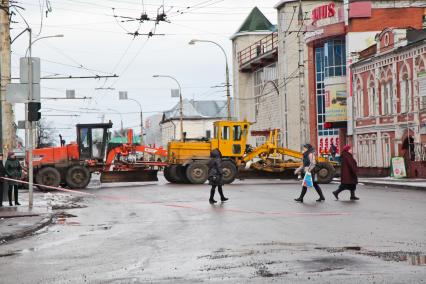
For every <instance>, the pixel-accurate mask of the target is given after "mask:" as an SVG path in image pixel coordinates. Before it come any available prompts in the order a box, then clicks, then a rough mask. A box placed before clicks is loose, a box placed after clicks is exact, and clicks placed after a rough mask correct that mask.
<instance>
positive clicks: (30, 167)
mask: <svg viewBox="0 0 426 284" xmlns="http://www.w3.org/2000/svg"><path fill="white" fill-rule="evenodd" d="M27 30H28V33H29V40H28V48H27V50H26V51H25V57H26V56H27V52H29V54H28V55H29V58H28V101H29V102H32V101H33V67H32V57H31V56H32V54H31V49H32V46H33V44H34V43H35V42H37V41H39V40H41V39H46V38H53V37H63V36H64V35H62V34H59V35H52V36H43V37H39V38H37V39H35V40H34V41H33V40H32V30H31V28H30V27H28V28H27ZM27 109H28V104H26V107H25V118H26V119H25V121H26V123H27V126H28V127H25V129H26V130H27V129H28V134H26V135H25V137H26V138H27V137H28V142H29V143H28V144H29V145H28V146H29V147H28V146H27V145H25V146H26V147H28V206H29V207H32V206H33V190H34V189H33V179H34V172H33V148H34V145H33V144H34V137H33V135H34V134H33V132H34V131H33V129H34V123H33V122H32V121H31V122H28V111H27ZM26 140H27V139H26ZM25 142H27V141H25Z"/></svg>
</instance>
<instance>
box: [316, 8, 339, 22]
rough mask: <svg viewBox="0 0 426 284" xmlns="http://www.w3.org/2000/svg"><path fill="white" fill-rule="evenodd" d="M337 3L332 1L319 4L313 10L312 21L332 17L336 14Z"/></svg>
mask: <svg viewBox="0 0 426 284" xmlns="http://www.w3.org/2000/svg"><path fill="white" fill-rule="evenodd" d="M335 7H336V5H335V4H334V3H330V4H327V5H322V6H319V7H317V8H315V9H313V10H312V23H315V22H316V21H318V20H321V19H326V18H332V17H334V16H335V15H336V10H335Z"/></svg>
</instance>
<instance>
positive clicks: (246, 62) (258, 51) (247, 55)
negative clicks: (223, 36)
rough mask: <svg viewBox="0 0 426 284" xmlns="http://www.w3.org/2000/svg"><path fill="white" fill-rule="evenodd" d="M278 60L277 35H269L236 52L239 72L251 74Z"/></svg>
mask: <svg viewBox="0 0 426 284" xmlns="http://www.w3.org/2000/svg"><path fill="white" fill-rule="evenodd" d="M277 60H278V33H276V32H275V33H271V34H269V35H267V36H266V37H264V38H262V39H261V40H259V41H257V42H255V43H254V44H252V45H250V46H249V47H247V48H245V49H243V50H241V51H240V52H238V63H239V66H240V71H241V72H253V71H255V70H257V69H259V68H262V67H265V66H267V65H269V64H271V63H273V62H276V61H277Z"/></svg>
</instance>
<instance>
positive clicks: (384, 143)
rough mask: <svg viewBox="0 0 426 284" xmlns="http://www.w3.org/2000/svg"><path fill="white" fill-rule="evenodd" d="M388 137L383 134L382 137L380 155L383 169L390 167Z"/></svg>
mask: <svg viewBox="0 0 426 284" xmlns="http://www.w3.org/2000/svg"><path fill="white" fill-rule="evenodd" d="M390 147H391V146H390V137H389V134H386V133H385V134H383V136H382V154H383V167H385V168H388V167H390V159H391V149H390Z"/></svg>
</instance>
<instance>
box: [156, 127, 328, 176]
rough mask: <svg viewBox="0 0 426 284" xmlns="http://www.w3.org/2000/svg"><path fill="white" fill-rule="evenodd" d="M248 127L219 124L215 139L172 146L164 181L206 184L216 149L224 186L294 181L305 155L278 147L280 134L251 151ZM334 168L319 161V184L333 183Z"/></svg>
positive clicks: (326, 161)
mask: <svg viewBox="0 0 426 284" xmlns="http://www.w3.org/2000/svg"><path fill="white" fill-rule="evenodd" d="M249 127H250V123H249V122H247V121H216V122H215V123H214V137H213V138H212V139H204V140H191V139H189V140H186V141H171V142H169V144H168V166H167V167H165V169H164V176H165V178H166V179H167V181H169V182H171V183H192V184H202V183H205V182H206V180H207V178H208V166H207V164H208V161H209V157H210V152H211V150H213V149H215V148H217V149H219V150H220V152H221V153H222V157H223V162H222V167H223V179H224V182H225V183H232V182H233V181H234V180H235V179H236V178H238V179H248V178H267V179H274V178H275V179H286V178H294V170H295V169H296V168H297V167H299V166H300V165H301V159H302V157H303V155H302V153H301V152H298V151H293V150H290V149H287V148H282V147H278V143H277V140H278V139H277V136H278V132H277V131H271V132H270V134H269V139H268V140H267V142H266V143H264V144H263V145H261V146H259V147H256V148H254V149H252V148H251V147H250V146H249V145H247V138H248V134H249ZM335 165H336V164H335V163H333V162H330V161H329V160H327V159H324V158H322V157H319V158H318V168H317V176H318V181H319V182H320V183H329V182H331V181H332V179H333V177H334V175H335Z"/></svg>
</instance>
